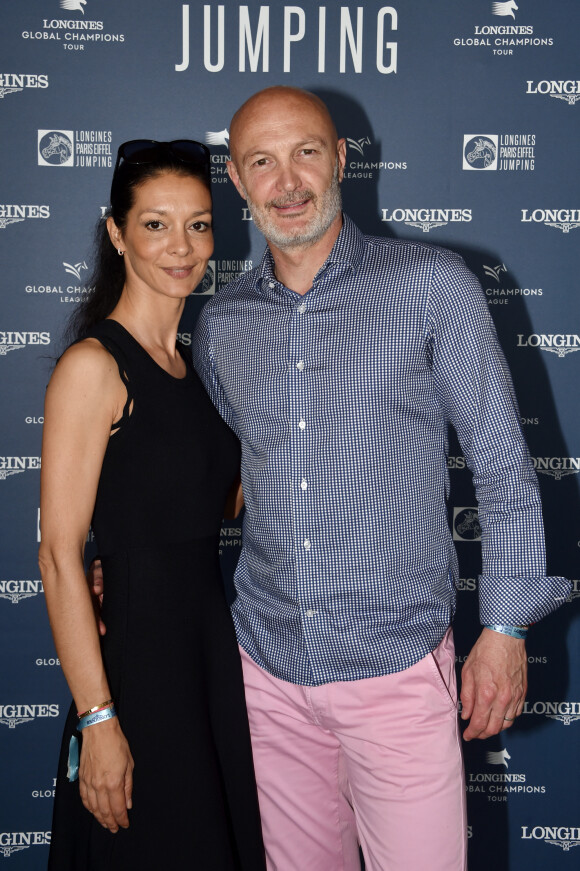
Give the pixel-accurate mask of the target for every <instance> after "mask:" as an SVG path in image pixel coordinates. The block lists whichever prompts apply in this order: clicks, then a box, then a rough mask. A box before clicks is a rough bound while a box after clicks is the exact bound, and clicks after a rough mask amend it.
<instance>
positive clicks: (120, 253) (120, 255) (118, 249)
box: [117, 248, 125, 257]
mask: <svg viewBox="0 0 580 871" xmlns="http://www.w3.org/2000/svg"><path fill="white" fill-rule="evenodd" d="M124 253H125V252H124V251H123V250H122V249H121V248H117V254H118V255H119V257H122V256H123V254H124Z"/></svg>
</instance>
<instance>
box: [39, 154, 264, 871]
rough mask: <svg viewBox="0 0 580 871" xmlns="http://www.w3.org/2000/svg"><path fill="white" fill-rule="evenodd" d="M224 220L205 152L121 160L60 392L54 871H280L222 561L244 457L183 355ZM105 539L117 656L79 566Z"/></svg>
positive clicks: (44, 499)
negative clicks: (262, 807)
mask: <svg viewBox="0 0 580 871" xmlns="http://www.w3.org/2000/svg"><path fill="white" fill-rule="evenodd" d="M211 213H212V203H211V194H210V178H209V153H208V151H207V149H206V148H205V146H204V145H201V144H200V143H197V142H192V141H190V140H180V141H177V142H170V143H167V142H165V143H162V142H154V141H150V140H135V141H133V142H127V143H125V144H124V145H122V146H121V147H120V149H119V154H118V158H117V164H116V167H115V172H114V175H113V182H112V187H111V210H110V214H109V216H108V218H107V220H106V222H103V226H102V227H101V229H100V232H99V242H98V259H97V268H96V274H95V279H94V285H95V290H94V293H93V295H92V296H91V299H90V301H89V302H88V303H87V304H85V305H84V306H83V307H82V309H80V310H79V313H78V316H77V318H76V321H75V324H74V331H75V342H74V343H73V344H72V345H71V346H70V347H69V348H68V350H67V351H66V352H65V353H64V354H63V356H62V357H61V358H60V360H59V362H58V364H57V366H56V368H55V371H54V374H53V376H52V378H51V381H50V384H49V386H48V389H47V395H46V405H45V423H44V434H43V448H42V476H41V534H42V544H41V547H40V565H41V572H42V579H43V584H44V589H45V594H46V602H47V607H48V611H49V616H50V621H51V626H52V630H53V634H54V638H55V643H56V648H57V651H58V655H59V658H60V661H61V664H62V667H63V671H64V674H65V676H66V679H67V681H68V684H69V687H70V690H71V693H72V695H73V698H74V704H73V707H72V708H71V711H70V713H69V716H68V720H67V723H66V727H65V734H64V739H63V745H62V750H61V758H60V763H59V771H58V780H57V789H56V799H55V810H54V825H53V833H52V845H51V852H50V860H49V868H50V869H53V871H105V869H106V871H118V869H123V871H127V869H133V868H135V869H137V868H139V869H140V871H148V869H150V871H154V869H155V871H158V869H159V868H161V867H165V868H167V869H177V868H180V869H181V868H183V869H186V868H191V869H199V871H206V869H223V871H226V869H227V871H230V869H244V871H256V869H261V868H263V867H264V859H263V847H262V841H261V831H260V823H259V815H258V806H257V797H256V787H255V782H254V775H253V766H252V758H251V750H250V739H249V731H248V723H247V717H246V711H245V704H244V695H243V684H242V673H241V666H240V660H239V655H238V649H237V645H236V640H235V635H234V631H233V626H232V623H231V618H230V614H229V609H228V607H227V603H226V600H225V595H224V591H223V585H222V580H221V574H220V568H219V560H218V547H219V532H220V524H221V519H222V513H223V508H224V505H225V501H226V495H227V492H228V489H229V488H230V486H231V484H232V483H233V481H234V479H235V477H236V474H237V469H238V465H239V445H238V443H237V440H236V438H235V436H234V435H233V433H232V432H231V431H230V430H229V428H228V427H227V426H226V425H225V423H224V422H223V421H222V420H221V418H220V417H219V415H218V413H217V412H216V411H215V409H214V407H213V405H212V403H211V402H210V400H209V399H208V397H207V395H206V393H205V391H204V389H203V387H202V385H201V382H200V381H199V379H198V377H197V375H196V374H195V372H194V370H193V368H192V365H191V362H190V359H189V358H188V355H187V353H186V351H185V349H184V348H183V347H182V346H181V345H180V344H179V342H177V341H176V338H177V329H178V324H179V320H180V317H181V314H182V311H183V307H184V304H185V300H186V298H187V296H188V295H189V294H190V293H192V291H193V290H194V289H195V287H196V286H197V285H198V284H199V282H200V281H201V279H202V278H203V276H204V274H205V271H206V267H207V263H208V259H209V257H210V256H211V254H212V251H213V236H212V223H211ZM91 522H92V526H93V530H94V533H95V537H96V539H97V542H98V546H99V550H100V553H101V559H102V563H103V568H104V572H105V576H106V581H107V586H106V592H105V596H104V599H103V608H102V613H103V619H104V622H105V624H106V626H107V631H106V634H105V635H104V637H103V638H102V640H101V641H100V640H99V634H98V631H97V626H96V622H95V617H94V614H93V609H92V604H91V597H90V595H89V590H88V587H87V584H86V581H85V576H84V566H83V556H84V543H85V540H86V538H87V533H88V530H89V526H90V525H91Z"/></svg>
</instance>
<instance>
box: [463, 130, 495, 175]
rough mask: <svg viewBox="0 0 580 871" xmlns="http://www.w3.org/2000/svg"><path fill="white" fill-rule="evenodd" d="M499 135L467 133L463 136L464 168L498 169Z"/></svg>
mask: <svg viewBox="0 0 580 871" xmlns="http://www.w3.org/2000/svg"><path fill="white" fill-rule="evenodd" d="M497 150H498V136H497V134H495V133H478V134H473V133H466V134H465V135H464V137H463V169H478V170H482V169H497Z"/></svg>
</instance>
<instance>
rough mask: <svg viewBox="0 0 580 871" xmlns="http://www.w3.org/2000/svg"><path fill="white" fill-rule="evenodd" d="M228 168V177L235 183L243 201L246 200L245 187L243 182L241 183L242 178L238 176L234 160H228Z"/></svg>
mask: <svg viewBox="0 0 580 871" xmlns="http://www.w3.org/2000/svg"><path fill="white" fill-rule="evenodd" d="M226 166H227V169H228V175H229V177H230V178H231V180H232V181H233V183H234V185H235V188H236V190H237V192H238V193H239V195H240V196H241V197H242V199H244V200H245V199H246V194H245V191H244V186H243V184H242V182H241V181H240V176H239V175H238V171H237V169H236V165H235V163H234V162H233V160H228V162H227V164H226Z"/></svg>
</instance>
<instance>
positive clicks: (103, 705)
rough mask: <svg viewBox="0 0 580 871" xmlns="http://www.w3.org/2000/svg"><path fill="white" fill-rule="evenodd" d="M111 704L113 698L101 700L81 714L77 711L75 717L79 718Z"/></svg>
mask: <svg viewBox="0 0 580 871" xmlns="http://www.w3.org/2000/svg"><path fill="white" fill-rule="evenodd" d="M112 704H113V699H107V700H106V701H104V702H101V704H100V705H95V707H94V708H89V710H88V711H85V712H84V713H83V714H81V712H80V711H77V717H78V718H79V720H80V719H81V718H82V717H86V716H87V714H95V713H96V712H97V711H102V710H103V708H109V707H110V706H111V705H112Z"/></svg>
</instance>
